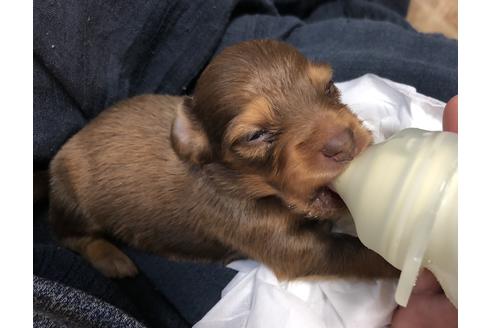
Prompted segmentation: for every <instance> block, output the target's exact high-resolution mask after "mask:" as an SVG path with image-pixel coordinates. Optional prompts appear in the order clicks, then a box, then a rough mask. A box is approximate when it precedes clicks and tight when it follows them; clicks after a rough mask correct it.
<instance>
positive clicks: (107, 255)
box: [84, 239, 138, 278]
mask: <svg viewBox="0 0 492 328" xmlns="http://www.w3.org/2000/svg"><path fill="white" fill-rule="evenodd" d="M84 255H85V257H86V258H87V259H88V260H89V262H90V263H91V264H92V265H93V266H94V267H95V268H96V269H97V270H99V271H100V272H101V273H102V274H103V275H104V276H106V277H108V278H126V277H133V276H135V275H136V274H137V273H138V269H137V267H136V266H135V264H134V263H133V261H132V260H130V258H129V257H128V256H127V255H126V254H125V253H123V252H122V251H121V250H119V249H118V248H117V247H116V246H114V245H113V244H111V243H110V242H108V241H106V240H103V239H98V240H94V241H93V242H91V243H90V244H89V245H87V248H86V253H85V254H84Z"/></svg>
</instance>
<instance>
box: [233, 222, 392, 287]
mask: <svg viewBox="0 0 492 328" xmlns="http://www.w3.org/2000/svg"><path fill="white" fill-rule="evenodd" d="M283 222H284V223H285V224H278V225H277V224H272V222H271V221H270V220H259V221H257V222H254V223H253V225H254V226H253V225H252V226H249V227H243V229H242V231H243V233H242V234H241V236H236V242H235V244H236V245H237V246H236V247H237V248H238V249H242V250H244V251H245V252H246V253H247V254H248V255H249V256H251V257H253V258H255V259H258V260H260V261H262V262H263V263H265V264H266V265H268V266H269V267H270V268H271V269H272V270H273V271H274V272H275V273H276V275H277V276H278V277H279V279H294V278H299V277H305V276H339V277H355V278H383V277H397V276H398V275H399V271H398V270H397V269H396V268H394V267H393V266H392V265H391V264H389V263H388V262H386V261H385V260H384V259H383V258H382V257H381V256H380V255H378V254H376V253H375V252H373V251H371V250H369V249H368V248H367V247H365V246H364V245H363V244H362V243H361V242H360V240H359V239H358V238H356V237H353V236H350V235H346V234H338V233H330V232H329V231H328V229H324V228H323V227H322V226H321V225H318V224H296V223H293V224H289V223H286V221H283ZM248 225H249V224H248ZM244 228H246V229H247V230H249V232H250V233H244V232H245V230H244ZM245 236H246V237H245ZM238 243H240V244H238Z"/></svg>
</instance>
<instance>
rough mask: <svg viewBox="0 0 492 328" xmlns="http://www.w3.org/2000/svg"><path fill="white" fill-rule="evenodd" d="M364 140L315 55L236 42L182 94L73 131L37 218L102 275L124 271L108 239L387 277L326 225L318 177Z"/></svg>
mask: <svg viewBox="0 0 492 328" xmlns="http://www.w3.org/2000/svg"><path fill="white" fill-rule="evenodd" d="M371 141H372V138H371V134H370V133H369V132H368V131H367V130H366V129H365V128H363V127H362V124H361V122H360V121H359V120H358V119H357V117H356V116H355V115H354V114H353V113H352V112H351V111H350V110H349V109H348V108H347V106H345V105H344V104H342V103H341V102H340V98H339V93H338V90H337V88H336V87H335V86H334V84H333V81H332V69H331V67H330V66H329V65H327V64H323V63H314V62H311V61H309V60H307V59H306V58H305V57H304V56H303V55H301V54H300V53H299V52H298V51H297V50H296V49H295V48H293V47H291V46H289V45H287V44H285V43H282V42H277V41H271V40H255V41H247V42H243V43H239V44H237V45H234V46H232V47H230V48H227V49H225V50H224V51H223V52H222V53H221V54H219V55H218V56H217V57H215V58H214V59H213V60H212V62H211V63H210V64H209V65H208V66H207V67H206V69H205V70H204V72H203V73H202V75H201V76H200V78H199V80H198V82H197V86H196V89H195V93H194V95H193V97H174V96H162V95H143V96H138V97H134V98H132V99H129V100H125V101H123V102H120V103H118V104H116V105H114V106H112V107H110V108H108V109H107V110H105V111H104V112H103V113H101V114H100V115H99V116H98V117H97V118H95V119H94V120H93V121H91V122H90V123H89V124H88V125H87V126H85V127H84V128H83V129H82V130H81V131H80V132H78V133H77V134H76V135H74V136H73V137H72V138H71V139H70V140H69V141H68V142H67V143H66V144H65V145H64V146H63V147H62V149H61V150H60V151H59V152H58V154H57V155H56V156H55V157H54V159H53V160H52V162H51V165H50V221H51V223H52V225H53V228H54V231H55V233H56V235H57V237H58V238H59V240H60V242H61V243H62V244H63V245H65V246H66V247H68V248H70V249H72V250H74V251H76V252H78V253H80V254H81V255H82V256H84V257H85V258H86V259H87V260H88V261H89V262H90V263H91V264H92V265H93V266H94V267H96V268H97V269H99V270H100V271H101V272H102V273H103V274H104V275H106V276H108V277H126V276H132V275H135V274H136V273H137V272H138V270H137V268H136V267H135V265H134V264H133V263H132V261H131V260H130V259H129V258H128V257H127V256H126V255H125V254H124V253H123V252H122V251H121V250H119V249H118V248H117V247H116V246H114V245H113V244H112V243H111V242H110V241H109V239H106V238H107V237H108V236H109V237H111V238H115V239H118V240H121V241H123V242H125V243H127V244H129V245H132V246H133V247H136V248H139V249H141V250H145V251H148V252H152V253H154V254H159V255H162V256H166V257H168V258H173V259H195V260H208V261H227V260H231V259H234V258H237V257H239V256H246V257H249V258H252V259H255V260H257V261H261V262H263V263H265V264H266V265H268V266H269V267H270V268H271V269H272V270H273V271H274V272H275V273H276V274H277V276H278V277H279V278H280V279H294V278H298V277H306V276H314V277H319V276H321V277H328V276H339V277H356V278H379V277H395V276H397V275H398V271H397V270H396V269H395V268H394V267H392V266H391V265H390V264H388V263H387V262H386V261H385V260H384V259H383V258H382V257H380V256H379V255H377V254H376V253H374V252H372V251H370V250H369V249H367V248H366V247H364V246H363V245H362V244H361V243H360V241H359V240H358V239H357V238H355V237H352V236H349V235H344V234H337V233H332V232H331V226H332V223H333V222H334V220H337V219H338V218H339V217H340V216H341V214H342V213H343V212H344V211H346V208H345V206H344V204H343V202H342V201H341V200H340V198H339V197H338V195H336V194H335V193H333V192H332V191H331V190H330V189H329V188H328V187H327V186H328V185H329V184H330V181H332V179H333V178H334V177H336V176H337V175H338V174H339V173H340V172H341V171H342V170H343V169H344V168H345V167H346V165H347V164H348V163H349V162H350V160H351V159H352V158H354V157H355V156H357V154H359V153H360V152H361V151H362V150H363V149H364V148H366V147H367V146H368V145H369V144H370V143H371Z"/></svg>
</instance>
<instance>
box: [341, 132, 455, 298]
mask: <svg viewBox="0 0 492 328" xmlns="http://www.w3.org/2000/svg"><path fill="white" fill-rule="evenodd" d="M457 150H458V139H457V135H456V134H454V133H451V132H430V131H424V130H420V129H413V128H411V129H405V130H402V131H400V132H399V133H397V134H395V135H394V136H392V137H391V138H389V139H387V140H386V141H384V142H382V143H380V144H376V145H374V146H371V147H369V148H368V149H366V150H365V151H364V152H363V153H362V154H361V155H360V156H359V157H357V158H356V159H355V160H354V161H353V162H352V163H351V164H350V165H349V167H348V168H347V170H345V171H344V172H343V173H342V174H341V175H340V176H339V177H338V178H337V179H336V180H335V182H334V183H333V189H334V190H335V191H336V192H338V193H339V195H340V196H341V197H342V199H343V200H344V201H345V203H346V204H347V207H348V208H349V210H350V213H351V215H352V217H353V219H354V223H355V226H356V230H357V234H358V236H359V238H360V240H361V241H362V242H363V243H364V244H365V245H366V246H367V247H368V248H370V249H372V250H374V251H375V252H377V253H379V254H380V255H381V256H383V257H384V258H385V259H386V260H387V261H388V262H390V263H391V264H392V265H393V266H395V267H396V268H398V269H400V270H401V275H400V279H399V282H398V287H397V289H396V294H395V300H396V302H397V303H398V304H400V305H402V306H406V304H407V302H408V298H409V297H410V293H411V291H412V288H413V286H414V285H415V281H416V279H417V276H418V274H419V271H420V269H421V268H422V267H425V268H427V269H429V270H430V271H432V273H433V274H434V276H435V277H436V278H437V280H438V281H439V283H440V284H441V286H442V288H443V290H444V292H445V294H446V296H447V297H448V298H449V299H450V301H451V302H452V303H453V304H454V305H455V306H456V307H457V305H458V254H457V253H458V230H457V229H458V214H457V197H458V189H457V187H458V175H457V169H458V157H457Z"/></svg>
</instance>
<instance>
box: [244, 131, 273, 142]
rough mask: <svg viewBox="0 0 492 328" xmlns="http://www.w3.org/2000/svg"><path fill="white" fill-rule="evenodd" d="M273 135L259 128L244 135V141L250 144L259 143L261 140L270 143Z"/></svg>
mask: <svg viewBox="0 0 492 328" xmlns="http://www.w3.org/2000/svg"><path fill="white" fill-rule="evenodd" d="M274 137H275V135H274V134H273V133H272V132H270V131H268V130H267V129H259V130H256V131H253V132H251V133H249V134H248V135H246V138H245V140H246V142H247V143H248V144H250V145H255V144H259V143H261V142H266V143H272V142H273V141H274Z"/></svg>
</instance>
